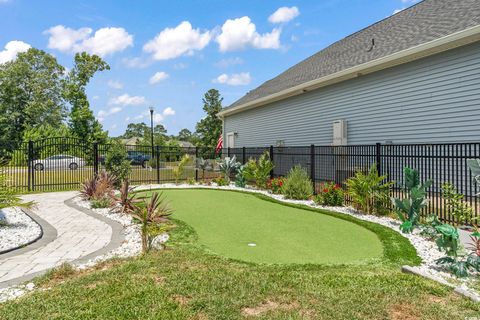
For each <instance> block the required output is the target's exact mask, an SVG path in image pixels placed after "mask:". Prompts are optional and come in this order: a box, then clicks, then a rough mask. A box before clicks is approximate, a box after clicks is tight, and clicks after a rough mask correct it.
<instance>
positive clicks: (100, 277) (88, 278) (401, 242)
mask: <svg viewBox="0 0 480 320" xmlns="http://www.w3.org/2000/svg"><path fill="white" fill-rule="evenodd" d="M177 191H179V192H180V191H181V190H177ZM183 191H186V190H183ZM192 191H194V190H192ZM216 192H217V194H219V195H228V194H231V193H233V192H229V191H216ZM172 194H173V193H172ZM238 194H239V195H243V193H238ZM250 197H257V199H258V200H261V199H263V200H268V201H272V202H276V201H275V200H271V199H268V198H266V197H264V196H261V195H255V196H250ZM188 201H189V198H187V197H185V198H184V202H188ZM172 204H174V205H175V202H172ZM232 205H236V204H232ZM275 206H279V205H278V204H276V203H275ZM287 208H289V209H294V208H295V209H300V208H301V209H304V210H303V211H305V212H306V213H303V214H307V213H308V214H316V215H331V216H334V217H335V218H338V219H344V220H348V221H349V222H353V223H355V224H357V225H359V226H362V227H364V228H367V229H369V230H370V231H372V232H374V233H375V234H376V235H377V236H378V238H379V239H380V241H381V243H382V244H383V246H384V251H383V255H384V258H383V259H375V261H374V262H373V263H369V264H342V265H330V266H328V265H313V264H309V265H298V264H297V265H292V264H288V265H279V264H277V265H271V264H254V263H249V262H241V261H238V260H233V259H229V258H226V257H223V256H221V255H217V254H210V253H208V252H207V251H206V250H205V246H204V245H202V244H201V243H200V241H199V239H200V237H201V236H200V234H199V233H197V232H196V230H195V229H194V228H192V227H191V226H189V225H187V224H186V223H184V222H183V221H181V220H174V221H173V222H174V224H175V225H176V226H175V228H174V229H172V231H171V241H169V244H168V248H167V250H164V251H160V252H151V253H149V254H147V255H144V256H141V257H138V258H133V259H127V260H111V261H107V262H105V263H102V264H100V265H98V266H96V267H95V268H93V269H91V270H87V271H82V272H72V270H71V269H70V268H68V267H66V266H63V267H62V268H60V269H59V270H58V271H55V272H51V273H49V274H48V275H46V276H44V277H42V278H39V279H37V280H36V283H37V285H38V286H40V287H41V288H42V289H45V291H41V290H39V291H35V292H34V293H32V294H29V295H27V296H25V297H22V298H20V299H18V300H15V301H11V302H7V303H5V304H1V305H0V319H6V320H9V319H244V318H247V319H402V320H403V319H406V320H409V319H446V320H447V319H448V320H452V319H465V318H466V317H478V316H479V315H480V304H475V303H473V302H471V301H470V300H468V299H466V298H463V297H460V296H457V295H455V294H454V293H452V290H451V289H450V288H447V287H445V286H442V285H440V284H437V283H435V282H433V281H430V280H426V279H423V278H420V277H417V276H414V275H409V274H403V273H401V271H400V265H401V264H403V263H411V264H415V263H418V257H416V255H415V254H413V255H412V251H411V246H410V245H409V243H408V241H407V240H406V239H405V238H403V237H402V236H401V235H400V234H398V233H396V232H395V231H393V230H390V229H388V228H385V227H382V226H380V225H376V224H373V223H369V222H364V221H359V220H358V219H355V218H353V217H349V216H345V215H343V216H342V215H338V214H335V213H332V212H328V211H321V210H316V209H308V210H309V211H310V212H307V208H306V207H304V206H298V205H288V206H287ZM293 212H297V211H293ZM297 214H299V215H300V214H301V213H298V212H297ZM396 243H397V244H398V245H395V244H396ZM413 253H414V251H413Z"/></svg>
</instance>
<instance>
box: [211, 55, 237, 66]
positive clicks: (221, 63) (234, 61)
mask: <svg viewBox="0 0 480 320" xmlns="http://www.w3.org/2000/svg"><path fill="white" fill-rule="evenodd" d="M242 63H243V60H242V59H241V58H239V57H235V58H228V59H222V60H220V61H218V62H217V63H215V66H217V67H219V68H228V67H229V66H234V65H237V64H242Z"/></svg>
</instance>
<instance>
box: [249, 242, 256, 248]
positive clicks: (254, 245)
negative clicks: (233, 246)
mask: <svg viewBox="0 0 480 320" xmlns="http://www.w3.org/2000/svg"><path fill="white" fill-rule="evenodd" d="M248 246H249V247H256V246H257V244H256V243H253V242H252V243H249V244H248Z"/></svg>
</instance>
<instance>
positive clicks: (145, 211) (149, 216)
mask: <svg viewBox="0 0 480 320" xmlns="http://www.w3.org/2000/svg"><path fill="white" fill-rule="evenodd" d="M144 200H145V202H144V205H143V206H136V207H135V209H134V211H133V212H132V213H131V215H132V216H133V217H134V218H135V219H137V220H139V221H140V224H141V233H142V250H143V252H144V253H146V252H148V251H149V250H150V248H151V240H152V237H151V234H150V233H151V232H150V227H151V226H152V225H155V224H156V225H158V224H160V223H163V222H166V221H168V219H169V216H170V215H171V214H172V213H173V211H172V209H171V208H170V206H169V205H168V203H167V202H166V201H165V198H164V197H162V193H160V192H155V193H153V194H152V196H151V197H150V200H149V201H147V200H146V199H145V198H144Z"/></svg>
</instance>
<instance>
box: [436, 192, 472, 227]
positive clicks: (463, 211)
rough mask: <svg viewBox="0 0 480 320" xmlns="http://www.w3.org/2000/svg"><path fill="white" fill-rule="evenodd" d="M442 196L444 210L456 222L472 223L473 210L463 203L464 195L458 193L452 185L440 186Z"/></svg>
mask: <svg viewBox="0 0 480 320" xmlns="http://www.w3.org/2000/svg"><path fill="white" fill-rule="evenodd" d="M442 196H443V199H445V207H446V209H447V210H448V211H449V212H450V213H451V214H452V215H453V216H454V217H455V218H456V219H457V221H458V222H463V223H467V224H471V223H472V220H473V208H472V207H471V206H470V205H469V204H468V203H467V202H465V201H463V198H464V195H463V194H461V193H458V192H457V190H456V189H455V187H454V186H453V184H451V183H444V184H442Z"/></svg>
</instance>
